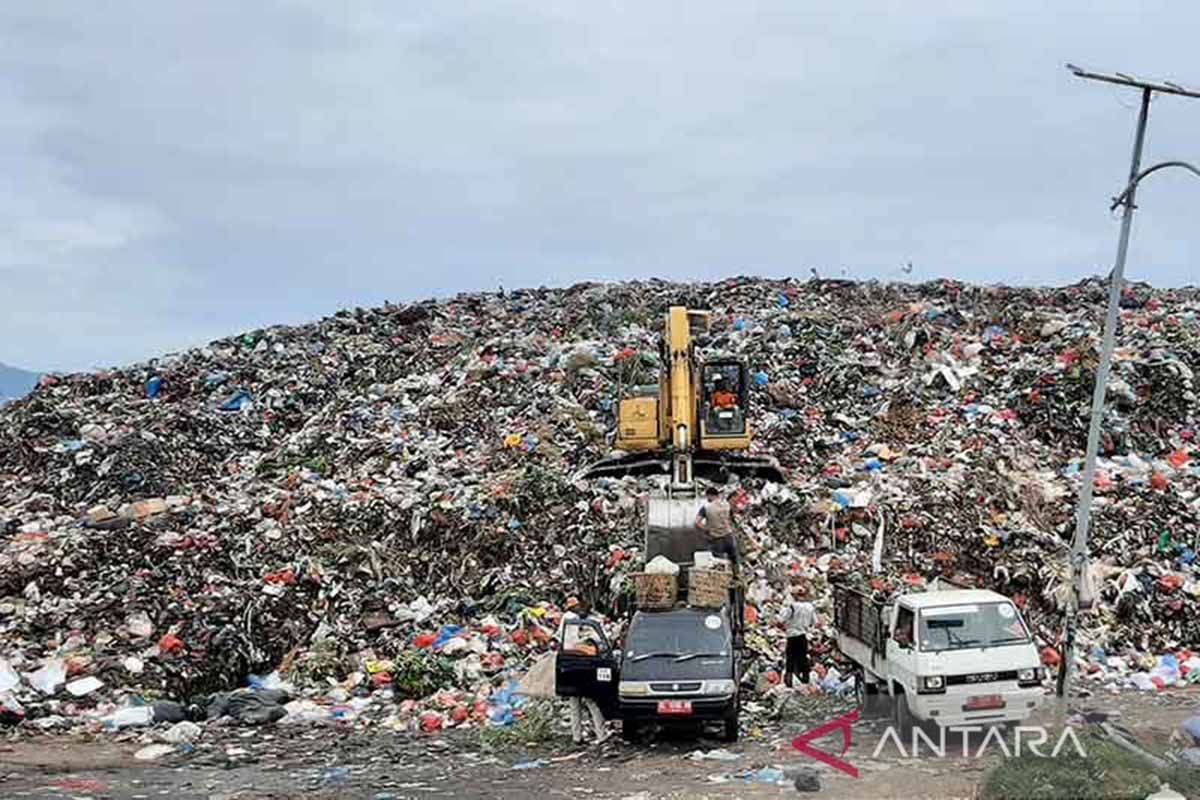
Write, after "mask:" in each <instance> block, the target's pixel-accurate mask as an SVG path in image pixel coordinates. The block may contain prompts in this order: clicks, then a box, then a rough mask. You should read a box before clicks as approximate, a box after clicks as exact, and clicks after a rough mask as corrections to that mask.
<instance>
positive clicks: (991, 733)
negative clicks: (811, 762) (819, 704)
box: [792, 710, 1087, 778]
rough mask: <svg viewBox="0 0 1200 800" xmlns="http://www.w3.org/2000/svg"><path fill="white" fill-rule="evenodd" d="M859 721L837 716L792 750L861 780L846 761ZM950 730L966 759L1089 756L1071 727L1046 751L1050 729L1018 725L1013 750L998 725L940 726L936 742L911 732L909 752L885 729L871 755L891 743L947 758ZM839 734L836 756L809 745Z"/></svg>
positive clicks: (854, 714) (914, 753)
mask: <svg viewBox="0 0 1200 800" xmlns="http://www.w3.org/2000/svg"><path fill="white" fill-rule="evenodd" d="M857 721H858V711H857V710H855V711H851V712H849V713H846V714H842V715H841V716H838V717H834V718H833V719H831V720H830V721H829V722H826V723H825V724H823V725H818V726H817V727H815V728H813V729H812V730H811V731H806V732H804V733H802V734H800V735H799V736H797V737H796V738H795V739H792V747H793V748H795V749H796V750H798V751H799V752H801V753H804V754H805V755H806V756H808V757H810V758H814V759H816V760H817V761H820V762H821V763H822V764H826V765H828V766H831V767H833V768H834V769H836V770H840V771H841V772H844V773H846V774H847V775H849V776H850V777H852V778H857V777H858V769H857V768H856V767H855V766H854V765H853V764H851V763H850V762H848V761H843V760H842V757H843V756H845V755H846V753H847V751H849V750H850V745H851V743H852V738H851V737H852V733H853V730H854V723H855V722H857ZM947 730H949V731H950V735H951V736H953V735H954V733H958V734H959V735H960V736H962V755H963V756H964V757H966V758H983V757H984V756H985V755H986V754H987V752H988V749H989V748H994V749H997V750H999V751H1000V752H1001V753H1003V754H1004V757H1005V758H1013V757H1019V756H1021V755H1023V754H1024V753H1033V754H1034V755H1035V756H1038V757H1040V758H1058V754H1059V753H1060V752H1062V751H1063V750H1064V749H1066V748H1068V747H1069V748H1070V749H1072V750H1074V751H1075V753H1076V754H1077V755H1079V756H1080V757H1081V758H1086V757H1087V751H1086V750H1085V749H1084V747H1083V743H1082V742H1080V741H1079V737H1078V736H1076V734H1075V731H1074V729H1072V728H1071V727H1069V726H1068V727H1065V728H1063V731H1062V733H1061V734H1059V736H1058V738H1057V740H1054V747H1053V749H1051V750H1050V751H1049V752H1045V751H1043V750H1042V748H1043V747H1045V746H1046V745H1047V744H1048V743H1049V742H1050V741H1051V740H1052V738H1053V737H1052V736H1051V733H1050V731H1049V730H1047V729H1046V728H1043V727H1040V726H1018V727H1017V728H1015V729H1013V733H1014V741H1013V743H1012V746H1011V748H1010V746H1009V742H1008V741H1007V739H1006V735H1005V734H1006V732H1007V731H1006V729H1005V728H1004V727H1003V726H995V725H992V726H988V727H983V726H981V725H973V726H964V727H955V728H949V729H947V728H943V727H940V726H939V727H938V740H937V741H934V740H933V739H932V738H931V737H930V736H929V734H927V733H926V732H925V730H924V729H923V728H921V726H919V725H914V726H912V729H911V731H910V742H909V747H908V748H907V749H906V748H905V743H904V740H903V738H902V737H901V736H900V734H898V733H897V732H896V729H895V728H893V727H891V726H888V727H887V729H885V730H884V732H883V736H881V737H880V739H879V743H878V744H876V746H875V750H874V752H873V753H871V757H872V758H879V756H880V755H881V754H882V753H883V752H884V751H885V750H886V749H887V748H888V745H889V743H890V744H891V746H892V747H894V748H895V749H896V750H897V752H898V753H899V755H900V757H901V758H919V757H920V756H921V754H922V751H923V750H924V751H926V752H929V753H931V754H933V755H935V756H937V757H938V758H945V757H946V739H947ZM839 731H840V732H841V734H842V751H841V752H840V753H838V754H837V755H836V756H835V755H832V754H830V753H827V752H825V751H824V750H818V749H817V748H816V747H813V746H812V745H811V744H809V743H810V742H812V741H814V740H816V739H820V738H821V737H822V736H828V735H829V734H831V733H837V732H839ZM973 733H974V734H983V739H982V741H981V743H980V745H979V747H978V749H976V750H972V749H971V742H970V737H971V734H973Z"/></svg>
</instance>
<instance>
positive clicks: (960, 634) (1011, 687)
mask: <svg viewBox="0 0 1200 800" xmlns="http://www.w3.org/2000/svg"><path fill="white" fill-rule="evenodd" d="M834 622H835V625H836V627H837V631H838V647H839V649H840V650H841V652H842V654H843V655H844V656H846V657H847V658H849V659H850V660H851V661H853V662H855V663H856V664H857V665H858V667H859V670H860V673H859V676H858V678H859V680H858V685H859V687H860V692H861V700H862V701H863V702H864V703H865V702H867V701H868V700H869V696H870V695H871V694H882V693H886V694H888V695H890V696H891V697H892V700H893V701H894V708H895V713H896V719H897V722H898V723H899V724H900V725H901V726H902V727H908V726H911V725H912V724H913V723H914V722H932V723H935V724H937V725H939V726H942V727H944V728H955V727H967V726H986V725H993V724H1010V723H1019V722H1021V721H1022V720H1024V719H1026V718H1027V717H1028V716H1029V715H1030V714H1031V713H1033V711H1034V709H1036V708H1037V707H1038V705H1039V704H1040V703H1041V701H1042V697H1043V691H1042V681H1043V679H1044V677H1045V675H1044V672H1043V670H1042V666H1041V662H1040V660H1039V658H1038V651H1037V647H1036V646H1035V645H1034V643H1033V640H1032V639H1031V638H1030V636H1029V629H1028V628H1027V627H1026V626H1025V621H1024V620H1023V619H1021V614H1020V612H1019V611H1018V610H1017V607H1016V606H1015V605H1013V602H1012V601H1011V600H1010V599H1008V598H1007V597H1005V596H1004V595H1002V594H997V593H996V592H992V591H986V590H982V589H954V590H946V591H930V592H917V593H912V594H902V595H899V596H897V597H895V598H893V599H892V600H891V601H890V602H884V601H880V600H876V599H874V598H873V597H872V596H871V595H869V594H867V593H866V592H863V591H861V590H858V589H854V588H851V587H848V586H835V587H834Z"/></svg>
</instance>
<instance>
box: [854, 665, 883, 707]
mask: <svg viewBox="0 0 1200 800" xmlns="http://www.w3.org/2000/svg"><path fill="white" fill-rule="evenodd" d="M854 699H855V700H857V701H858V707H859V708H860V709H861V710H862V713H863V714H870V713H871V712H873V711H875V710H876V709H878V708H879V684H877V683H867V678H866V675H864V674H863V673H862V672H858V673H857V674H856V675H855V679H854Z"/></svg>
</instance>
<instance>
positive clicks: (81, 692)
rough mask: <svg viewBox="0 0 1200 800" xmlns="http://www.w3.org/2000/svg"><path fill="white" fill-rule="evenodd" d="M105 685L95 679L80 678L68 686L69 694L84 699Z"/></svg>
mask: <svg viewBox="0 0 1200 800" xmlns="http://www.w3.org/2000/svg"><path fill="white" fill-rule="evenodd" d="M103 685H104V681H102V680H100V679H99V678H95V677H91V676H89V677H86V678H80V679H79V680H75V681H71V682H70V683H68V684H67V693H68V694H70V695H71V696H72V697H84V696H85V695H89V694H91V693H92V692H94V691H96V690H97V689H99V688H100V687H102V686H103Z"/></svg>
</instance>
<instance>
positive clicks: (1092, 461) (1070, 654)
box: [1057, 64, 1200, 698]
mask: <svg viewBox="0 0 1200 800" xmlns="http://www.w3.org/2000/svg"><path fill="white" fill-rule="evenodd" d="M1067 69H1069V70H1070V71H1071V72H1072V73H1074V74H1075V75H1076V77H1079V78H1085V79H1087V80H1094V81H1103V82H1105V83H1115V84H1118V85H1121V86H1130V87H1133V88H1136V89H1141V91H1142V103H1141V108H1140V109H1139V111H1138V121H1137V132H1136V133H1135V135H1134V139H1133V158H1132V160H1131V163H1130V166H1129V181H1128V183H1127V184H1126V186H1125V191H1123V192H1122V193H1121V194H1120V195H1118V196H1117V198H1116V199H1115V200H1114V201H1113V205H1112V208H1114V209H1115V208H1116V207H1117V206H1118V205H1124V206H1125V211H1124V213H1123V215H1122V217H1121V235H1120V238H1119V239H1118V240H1117V261H1116V264H1115V265H1114V266H1113V270H1112V274H1111V275H1110V276H1109V285H1108V313H1107V314H1106V315H1105V317H1104V334H1103V338H1102V340H1101V345H1100V364H1099V365H1098V366H1097V367H1096V386H1095V388H1094V390H1093V391H1092V418H1091V422H1090V424H1089V425H1088V438H1087V455H1086V458H1085V461H1084V469H1083V484H1082V485H1081V486H1080V487H1079V506H1078V509H1077V511H1076V514H1075V535H1074V537H1073V538H1072V539H1071V558H1070V562H1069V564H1070V570H1071V583H1072V586H1073V588H1074V592H1073V593H1072V596H1071V601H1070V603H1069V604H1068V607H1067V630H1066V636H1065V637H1064V641H1063V657H1062V666H1061V668H1060V669H1059V671H1058V687H1057V689H1058V696H1059V697H1060V698H1062V697H1066V694H1067V687H1068V684H1069V681H1070V672H1071V662H1072V661H1073V660H1074V656H1075V629H1076V627H1077V623H1078V615H1079V595H1080V592H1081V590H1082V588H1083V576H1084V573H1085V571H1086V569H1087V559H1088V527H1089V523H1090V522H1091V513H1092V490H1093V483H1094V481H1095V479H1096V452H1097V450H1098V449H1099V445H1100V426H1101V422H1102V420H1103V417H1104V400H1105V393H1106V390H1107V388H1108V373H1109V370H1110V369H1111V367H1112V354H1113V343H1114V339H1115V338H1116V331H1117V312H1118V308H1119V306H1120V301H1121V284H1122V282H1123V281H1124V276H1125V256H1126V254H1127V253H1128V251H1129V232H1130V229H1131V228H1132V226H1133V210H1134V208H1136V206H1135V205H1134V198H1135V196H1136V194H1137V187H1138V184H1139V183H1140V182H1141V180H1142V179H1143V178H1145V177H1146V176H1147V175H1150V174H1151V173H1153V172H1156V171H1157V170H1160V169H1163V168H1165V167H1170V166H1176V167H1183V168H1185V169H1188V170H1190V171H1192V172H1194V173H1196V174H1197V175H1198V176H1200V170H1197V169H1196V168H1195V167H1193V166H1192V165H1190V164H1188V163H1186V162H1183V161H1167V162H1163V163H1162V164H1156V165H1155V166H1153V167H1151V168H1149V169H1147V170H1146V171H1145V172H1139V168H1140V167H1141V163H1142V146H1143V145H1144V144H1145V141H1146V120H1147V117H1148V116H1149V114H1150V95H1151V94H1153V93H1154V92H1160V93H1162V94H1174V95H1180V96H1183V97H1196V98H1200V91H1197V90H1195V89H1186V88H1184V87H1182V86H1180V85H1179V84H1177V83H1172V82H1171V81H1149V80H1144V79H1141V78H1137V77H1134V76H1132V75H1127V74H1126V73H1123V72H1093V71H1090V70H1085V69H1083V68H1081V67H1077V66H1075V65H1074V64H1067Z"/></svg>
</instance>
